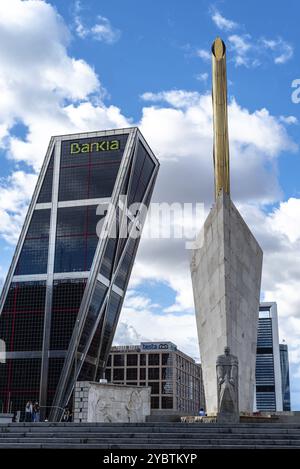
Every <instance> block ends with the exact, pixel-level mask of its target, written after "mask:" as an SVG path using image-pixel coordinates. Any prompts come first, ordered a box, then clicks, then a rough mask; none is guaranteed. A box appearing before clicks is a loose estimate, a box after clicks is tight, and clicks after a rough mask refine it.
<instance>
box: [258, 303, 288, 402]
mask: <svg viewBox="0 0 300 469" xmlns="http://www.w3.org/2000/svg"><path fill="white" fill-rule="evenodd" d="M256 409H257V410H261V411H281V410H282V385H281V368H280V356H279V339H278V318H277V305H276V303H273V302H271V303H260V306H259V319H258V334H257V355H256Z"/></svg>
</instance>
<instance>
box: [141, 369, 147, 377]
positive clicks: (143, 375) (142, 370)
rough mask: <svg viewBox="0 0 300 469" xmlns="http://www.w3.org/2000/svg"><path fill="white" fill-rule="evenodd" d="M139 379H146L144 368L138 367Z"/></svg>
mask: <svg viewBox="0 0 300 469" xmlns="http://www.w3.org/2000/svg"><path fill="white" fill-rule="evenodd" d="M140 379H146V368H140Z"/></svg>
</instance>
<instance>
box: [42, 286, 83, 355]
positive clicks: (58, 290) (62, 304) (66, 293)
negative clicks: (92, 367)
mask: <svg viewBox="0 0 300 469" xmlns="http://www.w3.org/2000/svg"><path fill="white" fill-rule="evenodd" d="M85 285H86V281H85V280H84V279H77V280H55V281H54V283H53V303H52V316H51V335H50V349H51V350H66V349H67V348H68V346H69V342H70V339H71V335H72V332H73V329H74V325H75V321H76V317H77V314H78V311H79V308H80V304H81V300H82V296H83V293H84V289H85Z"/></svg>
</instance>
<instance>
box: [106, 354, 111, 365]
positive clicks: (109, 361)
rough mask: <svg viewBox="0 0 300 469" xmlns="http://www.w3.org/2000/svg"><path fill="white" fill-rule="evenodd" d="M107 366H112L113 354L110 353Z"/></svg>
mask: <svg viewBox="0 0 300 469" xmlns="http://www.w3.org/2000/svg"><path fill="white" fill-rule="evenodd" d="M106 366H111V355H109V357H108V360H107V365H106Z"/></svg>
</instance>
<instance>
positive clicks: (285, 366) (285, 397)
mask: <svg viewBox="0 0 300 469" xmlns="http://www.w3.org/2000/svg"><path fill="white" fill-rule="evenodd" d="M279 352H280V369H281V384H282V410H283V411H286V412H288V411H290V410H291V393H290V373H289V352H288V346H287V344H279Z"/></svg>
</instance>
